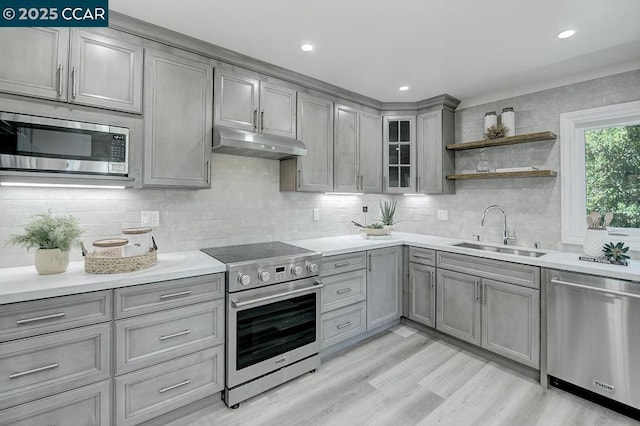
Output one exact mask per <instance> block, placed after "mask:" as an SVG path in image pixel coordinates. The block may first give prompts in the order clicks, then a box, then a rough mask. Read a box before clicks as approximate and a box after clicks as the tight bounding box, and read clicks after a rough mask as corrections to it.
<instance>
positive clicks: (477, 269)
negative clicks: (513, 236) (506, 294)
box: [437, 251, 540, 289]
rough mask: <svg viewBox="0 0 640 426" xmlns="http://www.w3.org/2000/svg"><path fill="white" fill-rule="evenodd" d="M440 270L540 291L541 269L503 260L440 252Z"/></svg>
mask: <svg viewBox="0 0 640 426" xmlns="http://www.w3.org/2000/svg"><path fill="white" fill-rule="evenodd" d="M437 259H438V268H443V269H449V270H452V271H456V272H463V273H467V274H472V275H476V276H479V277H482V278H489V279H492V280H498V281H504V282H507V283H512V284H516V285H522V286H525V287H531V288H536V289H540V268H538V267H537V266H529V265H521V264H519V263H511V262H505V261H502V260H493V259H484V258H481V257H475V256H467V255H464V254H457V253H446V252H442V251H439V252H438V255H437Z"/></svg>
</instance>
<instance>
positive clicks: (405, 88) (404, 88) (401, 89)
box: [398, 86, 409, 92]
mask: <svg viewBox="0 0 640 426" xmlns="http://www.w3.org/2000/svg"><path fill="white" fill-rule="evenodd" d="M398 90H399V91H401V92H406V91H407V90H409V86H400V87H398Z"/></svg>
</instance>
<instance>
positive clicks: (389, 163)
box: [384, 115, 416, 194]
mask: <svg viewBox="0 0 640 426" xmlns="http://www.w3.org/2000/svg"><path fill="white" fill-rule="evenodd" d="M415 150H416V116H415V115H404V116H385V117H384V174H385V176H384V192H388V193H399V194H402V193H410V192H415V170H416V154H415Z"/></svg>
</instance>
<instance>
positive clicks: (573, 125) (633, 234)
mask: <svg viewBox="0 0 640 426" xmlns="http://www.w3.org/2000/svg"><path fill="white" fill-rule="evenodd" d="M638 123H640V101H634V102H627V103H623V104H616V105H609V106H604V107H598V108H591V109H585V110H581V111H573V112H568V113H564V114H560V135H561V145H560V167H561V169H560V170H561V173H560V181H561V188H560V189H561V197H560V198H561V227H562V243H564V244H579V245H582V243H583V241H584V235H585V230H586V228H587V225H586V219H585V217H586V213H585V211H586V208H587V207H586V206H587V201H586V196H585V194H586V177H585V147H584V132H585V131H586V130H592V129H599V128H602V127H614V126H626V125H632V124H638ZM622 230H623V231H624V232H627V231H628V232H627V233H628V234H629V235H628V236H620V235H615V236H614V235H612V241H613V240H615V241H616V242H617V241H623V242H624V243H625V244H627V245H629V246H630V247H631V249H632V250H640V228H633V229H630V228H609V231H610V233H620V232H621V231H622Z"/></svg>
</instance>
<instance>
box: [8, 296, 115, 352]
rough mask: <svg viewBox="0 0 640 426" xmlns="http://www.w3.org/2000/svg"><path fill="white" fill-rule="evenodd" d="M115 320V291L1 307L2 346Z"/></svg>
mask: <svg viewBox="0 0 640 426" xmlns="http://www.w3.org/2000/svg"><path fill="white" fill-rule="evenodd" d="M110 319H111V290H105V291H96V292H92V293H85V294H76V295H73V296H63V297H52V298H50V299H42V300H34V301H30V302H19V303H11V304H8V305H2V307H0V342H6V341H9V340H15V339H21V338H24V337H30V336H35V335H38V334H44V333H52V332H54V331H60V330H66V329H69V328H72V327H80V326H83V325H90V324H96V323H99V322H104V321H109V320H110Z"/></svg>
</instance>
